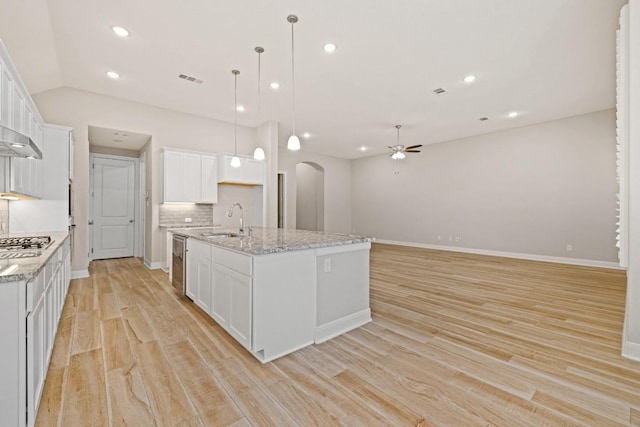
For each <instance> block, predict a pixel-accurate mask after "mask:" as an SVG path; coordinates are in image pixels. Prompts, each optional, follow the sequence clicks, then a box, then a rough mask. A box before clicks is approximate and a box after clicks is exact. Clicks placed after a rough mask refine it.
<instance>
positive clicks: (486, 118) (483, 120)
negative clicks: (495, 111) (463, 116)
mask: <svg viewBox="0 0 640 427" xmlns="http://www.w3.org/2000/svg"><path fill="white" fill-rule="evenodd" d="M478 120H480V121H481V122H486V121H487V120H489V117H480V118H479V119H478Z"/></svg>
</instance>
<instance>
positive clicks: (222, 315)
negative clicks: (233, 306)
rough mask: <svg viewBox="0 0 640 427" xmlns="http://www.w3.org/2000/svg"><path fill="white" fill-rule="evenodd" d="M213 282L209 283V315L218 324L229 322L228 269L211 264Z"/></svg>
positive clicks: (222, 324)
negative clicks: (210, 290)
mask: <svg viewBox="0 0 640 427" xmlns="http://www.w3.org/2000/svg"><path fill="white" fill-rule="evenodd" d="M212 278H213V283H211V288H212V292H211V312H210V313H209V315H210V316H211V317H213V319H214V320H215V321H216V322H218V324H219V325H220V326H224V325H228V324H229V271H228V270H227V269H226V268H224V267H222V266H220V265H218V264H213V275H212Z"/></svg>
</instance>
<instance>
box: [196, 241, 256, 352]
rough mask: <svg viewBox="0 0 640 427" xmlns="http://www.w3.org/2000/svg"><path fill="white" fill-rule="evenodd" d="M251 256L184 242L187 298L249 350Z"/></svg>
mask: <svg viewBox="0 0 640 427" xmlns="http://www.w3.org/2000/svg"><path fill="white" fill-rule="evenodd" d="M251 262H252V260H251V257H250V256H247V255H242V254H238V253H235V252H231V251H226V250H221V249H218V248H216V247H213V246H211V245H209V244H208V243H202V242H199V241H197V240H194V239H188V240H187V296H188V297H189V298H191V299H192V300H193V302H194V303H195V304H196V305H197V306H198V307H200V308H201V309H203V310H204V311H206V312H207V314H209V315H210V316H211V317H212V318H213V319H214V320H215V321H216V322H217V323H218V324H219V325H220V326H222V327H223V328H224V329H225V330H226V331H227V332H228V333H229V334H231V336H232V337H234V338H235V339H236V340H237V341H238V342H239V343H240V344H242V345H243V346H244V347H245V348H247V349H249V350H251V319H252V308H253V304H252V282H253V281H252V277H251V276H250V274H251Z"/></svg>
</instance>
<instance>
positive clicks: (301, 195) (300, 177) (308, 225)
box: [296, 163, 324, 231]
mask: <svg viewBox="0 0 640 427" xmlns="http://www.w3.org/2000/svg"><path fill="white" fill-rule="evenodd" d="M318 180H324V174H323V173H322V172H320V171H317V170H316V168H315V167H313V166H311V165H310V164H308V163H298V164H297V165H296V228H297V229H298V230H311V231H318V230H320V231H322V226H323V225H324V224H323V223H322V222H323V221H322V217H320V218H318V217H319V215H318V208H319V206H318V198H322V197H323V196H324V195H323V194H322V193H323V192H321V191H319V190H323V189H322V188H320V189H319V188H318V187H319V185H318ZM322 208H323V209H324V207H322ZM318 222H320V228H318Z"/></svg>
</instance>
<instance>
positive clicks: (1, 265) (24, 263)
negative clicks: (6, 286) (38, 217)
mask: <svg viewBox="0 0 640 427" xmlns="http://www.w3.org/2000/svg"><path fill="white" fill-rule="evenodd" d="M32 236H51V240H53V243H51V245H49V247H48V248H46V249H33V250H37V251H41V252H42V254H41V255H40V256H38V257H33V258H13V259H1V260H0V283H6V282H17V281H20V280H30V279H32V278H34V277H36V276H37V275H38V273H40V271H41V270H42V269H43V268H44V266H45V265H46V264H47V262H49V259H51V256H52V255H53V254H54V253H55V252H56V251H57V250H58V248H60V246H62V244H63V243H64V241H65V240H67V238H68V237H69V233H68V232H66V231H41V232H37V233H10V234H6V235H2V237H32ZM13 265H17V266H18V267H17V268H16V269H15V270H13V271H12V272H11V273H9V274H4V275H3V274H2V272H4V271H5V270H6V269H7V268H9V267H11V266H13Z"/></svg>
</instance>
